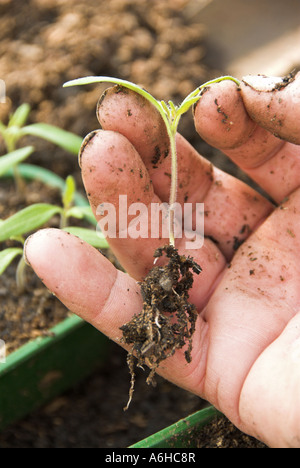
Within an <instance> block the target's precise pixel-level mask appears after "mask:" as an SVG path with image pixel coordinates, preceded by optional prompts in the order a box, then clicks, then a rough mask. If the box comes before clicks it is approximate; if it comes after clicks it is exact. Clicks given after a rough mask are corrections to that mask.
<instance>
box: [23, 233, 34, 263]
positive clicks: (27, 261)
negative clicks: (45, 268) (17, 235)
mask: <svg viewBox="0 0 300 468" xmlns="http://www.w3.org/2000/svg"><path fill="white" fill-rule="evenodd" d="M31 237H32V235H31V236H29V237H27V239H26V240H25V243H24V247H23V258H24V262H25V263H26V265H28V266H30V267H31V263H30V261H29V260H28V258H27V255H26V254H27V252H26V249H27V245H28V243H29V241H30V238H31Z"/></svg>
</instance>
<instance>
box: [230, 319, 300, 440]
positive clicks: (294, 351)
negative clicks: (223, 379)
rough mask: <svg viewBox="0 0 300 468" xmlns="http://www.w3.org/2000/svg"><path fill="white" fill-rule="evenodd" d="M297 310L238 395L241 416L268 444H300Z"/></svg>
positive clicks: (252, 370) (251, 371)
mask: <svg viewBox="0 0 300 468" xmlns="http://www.w3.org/2000/svg"><path fill="white" fill-rule="evenodd" d="M299 363H300V313H298V314H296V315H295V316H294V317H293V318H292V319H291V320H290V322H289V323H288V325H287V326H286V328H285V329H284V330H283V332H282V333H281V334H280V335H279V336H278V338H277V339H276V340H275V341H273V343H271V345H270V346H269V347H268V348H266V349H265V351H264V352H263V353H262V354H261V355H260V356H259V358H258V359H257V361H256V362H255V364H254V365H253V367H252V369H251V370H250V372H249V374H248V376H247V379H246V381H245V383H244V386H243V388H242V391H241V397H240V405H239V409H240V417H241V420H242V421H243V422H244V423H245V422H247V428H246V431H248V432H249V431H250V433H251V434H252V435H255V436H256V437H257V438H258V439H260V440H263V441H264V442H265V443H266V444H267V445H268V446H269V447H276V448H288V447H294V448H296V447H300V406H299V394H300V366H299Z"/></svg>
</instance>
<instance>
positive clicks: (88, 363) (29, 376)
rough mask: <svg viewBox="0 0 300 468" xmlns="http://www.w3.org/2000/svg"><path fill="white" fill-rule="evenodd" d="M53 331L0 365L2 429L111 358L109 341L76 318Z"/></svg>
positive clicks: (24, 347) (13, 354) (23, 347)
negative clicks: (109, 355)
mask: <svg viewBox="0 0 300 468" xmlns="http://www.w3.org/2000/svg"><path fill="white" fill-rule="evenodd" d="M51 332H52V334H51V336H46V337H41V338H37V339H35V340H33V341H30V342H28V343H26V344H25V345H23V346H22V347H20V348H19V349H18V350H16V351H14V352H12V353H11V354H9V355H8V356H7V357H6V360H5V361H6V362H4V363H3V362H0V429H3V428H4V427H6V426H7V425H8V424H10V423H12V422H14V421H16V420H18V419H20V418H22V417H24V416H26V415H27V414H29V413H30V412H32V411H33V410H34V409H36V408H38V407H39V406H41V405H43V404H44V403H46V402H47V401H49V400H51V399H52V398H54V397H55V396H57V395H59V394H60V393H61V392H63V391H65V390H66V389H68V388H70V387H71V386H73V385H74V384H76V383H77V382H79V381H80V380H82V379H84V378H85V377H87V376H88V375H89V374H90V373H91V372H92V371H93V370H95V369H96V368H97V367H99V366H100V365H101V363H103V362H104V361H105V359H106V357H107V355H108V349H109V340H108V339H107V338H106V337H105V336H104V335H102V334H101V333H99V331H98V330H96V329H95V328H93V327H92V326H91V325H89V324H87V323H86V322H84V321H83V320H82V319H80V318H78V317H77V316H75V315H74V316H73V315H72V316H70V317H68V318H67V319H65V320H64V321H62V322H61V323H59V324H58V325H56V326H55V327H53V328H52V329H51ZM52 335H53V336H52Z"/></svg>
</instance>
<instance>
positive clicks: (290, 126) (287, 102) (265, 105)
mask: <svg viewBox="0 0 300 468" xmlns="http://www.w3.org/2000/svg"><path fill="white" fill-rule="evenodd" d="M241 89H242V96H243V101H244V104H245V107H246V109H247V112H248V114H249V115H250V117H251V118H252V120H253V121H254V122H257V123H258V124H259V125H261V126H262V127H264V128H266V129H267V130H269V131H270V132H271V133H273V134H275V135H277V136H279V137H280V138H282V139H284V140H287V141H289V142H291V143H295V144H297V145H300V110H299V103H300V73H298V74H297V75H296V76H295V77H287V78H274V77H266V76H251V75H250V76H247V77H245V78H244V79H243V81H242V83H241Z"/></svg>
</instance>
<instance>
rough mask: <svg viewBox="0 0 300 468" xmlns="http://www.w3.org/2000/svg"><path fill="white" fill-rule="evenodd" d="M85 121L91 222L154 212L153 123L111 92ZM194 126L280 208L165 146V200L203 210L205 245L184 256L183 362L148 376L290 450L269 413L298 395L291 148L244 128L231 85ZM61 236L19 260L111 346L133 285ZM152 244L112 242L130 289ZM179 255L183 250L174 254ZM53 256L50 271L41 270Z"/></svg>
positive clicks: (204, 105) (216, 92) (201, 110)
mask: <svg viewBox="0 0 300 468" xmlns="http://www.w3.org/2000/svg"><path fill="white" fill-rule="evenodd" d="M296 81H297V80H296ZM285 91H288V88H286V90H283V92H285ZM247 93H248V94H247ZM251 93H252V94H253V93H254V96H255V91H253V90H249V89H247V87H243V97H244V100H245V102H246V105H247V99H249V102H250V105H248V111H249V112H251V109H252V108H251V98H252V99H253V96H251ZM286 94H287V93H286ZM281 96H283V97H284V96H285V94H282V95H281ZM129 109H130V112H129ZM98 112H99V115H100V122H101V124H102V128H103V129H104V130H106V131H99V132H97V133H95V134H93V138H91V136H89V138H88V139H87V140H86V141H85V144H84V146H83V151H82V154H81V165H82V174H83V179H84V183H85V187H86V191H87V193H88V194H89V198H90V203H91V206H92V208H93V210H94V211H95V212H96V210H97V206H98V205H99V204H100V203H102V202H103V200H109V201H110V202H112V203H116V205H117V199H118V196H119V194H122V193H126V194H127V196H128V204H130V203H133V202H136V201H137V199H140V200H141V201H143V203H145V204H146V205H148V204H149V203H152V202H160V201H167V199H168V187H169V183H168V182H169V164H170V163H169V161H168V158H163V155H165V154H166V151H167V138H166V135H165V134H164V131H163V130H162V126H161V125H160V124H159V121H158V116H157V115H156V114H155V112H154V111H153V110H152V109H151V108H149V107H148V106H147V105H145V103H143V102H141V99H140V98H137V97H136V96H132V95H130V93H129V95H128V93H124V94H123V93H120V92H119V93H117V94H116V93H115V92H114V91H109V92H108V93H107V94H106V96H105V99H104V100H102V101H101V103H100V105H99V107H98ZM257 114H259V112H258V111H257ZM224 116H226V117H224ZM253 118H255V115H254V114H253ZM195 123H196V127H197V130H198V131H199V133H200V134H201V136H203V137H204V138H205V139H206V140H207V141H208V142H210V143H211V144H213V145H214V146H217V147H220V148H221V149H222V150H223V151H224V152H225V153H227V154H228V155H229V157H231V158H232V159H233V160H234V161H235V162H236V163H237V164H238V165H239V166H240V167H241V168H242V169H244V170H245V171H246V172H247V173H248V174H249V175H250V176H252V177H253V178H254V179H255V180H257V182H258V183H260V185H261V186H262V187H263V188H264V189H265V190H266V191H267V192H268V194H269V195H270V196H271V197H272V198H273V199H274V200H275V201H276V202H277V203H281V205H280V207H279V208H277V209H276V210H274V206H273V205H272V204H271V203H270V202H269V201H267V200H266V199H265V198H263V197H262V196H261V195H259V194H257V193H256V192H254V191H253V190H252V189H250V188H249V187H247V186H245V185H244V184H243V183H242V182H240V181H238V180H236V179H234V178H232V177H231V176H228V175H227V174H224V173H222V172H221V171H219V170H218V169H216V168H214V169H212V167H211V165H210V164H209V163H208V162H207V161H205V160H204V159H203V158H201V157H199V155H198V154H197V153H196V152H195V150H194V149H193V148H191V147H190V146H189V144H188V143H187V142H186V141H185V140H184V139H183V138H182V137H180V136H178V139H177V147H178V159H179V191H178V201H179V202H181V203H183V202H184V201H185V200H187V199H188V201H189V202H195V201H201V202H204V206H205V214H206V218H205V234H206V236H207V238H206V239H205V243H204V246H203V247H202V248H201V249H200V250H199V251H196V252H194V251H191V252H188V253H189V254H190V255H192V256H194V258H195V261H197V263H199V264H200V265H201V267H202V269H203V273H202V274H201V275H200V276H199V277H196V278H195V284H194V287H193V291H192V294H191V302H193V303H194V304H195V305H196V306H197V308H198V310H199V318H198V320H197V330H196V334H195V336H194V341H193V359H192V362H191V364H188V365H187V363H186V361H185V359H184V356H183V353H182V352H177V353H176V354H175V356H173V357H172V358H170V359H168V360H167V361H166V362H165V363H163V364H162V365H161V368H160V373H161V375H163V376H164V377H166V378H167V379H169V380H171V381H173V382H174V383H176V384H177V385H179V386H181V387H183V388H186V389H187V390H189V391H191V392H194V393H196V394H199V395H200V396H202V397H203V398H205V399H207V400H209V401H210V402H211V403H212V404H214V405H215V406H216V407H217V408H219V409H220V410H221V411H222V412H224V413H225V414H226V415H227V416H228V417H229V418H230V419H231V420H232V421H233V422H234V423H235V424H236V425H237V426H239V427H240V428H241V429H242V430H244V431H245V432H248V433H250V434H252V435H254V436H257V437H259V438H261V439H262V440H264V441H265V442H266V443H269V444H270V445H278V446H279V445H284V444H288V443H290V444H291V443H296V442H291V440H292V435H293V433H292V432H291V431H292V430H294V431H295V433H296V434H299V430H298V428H297V427H296V421H297V420H299V418H298V414H297V412H296V411H295V416H294V418H293V421H292V424H291V422H290V425H289V426H288V427H287V428H285V427H282V421H281V417H282V413H281V412H280V411H279V412H277V414H275V411H274V409H275V408H276V404H277V402H278V401H279V399H280V395H281V393H282V392H283V391H286V390H287V387H288V388H289V392H290V394H291V395H292V396H293V394H294V392H296V391H297V388H298V387H297V385H298V386H299V383H297V382H300V376H299V371H298V369H297V363H298V361H297V360H298V359H299V357H300V344H299V339H298V338H299V336H300V335H299V332H298V331H297V330H298V328H297V325H298V326H299V325H300V323H298V322H299V318H298V315H299V314H298V315H297V312H298V311H299V308H300V307H299V306H300V292H299V287H298V284H299V279H300V267H299V261H298V260H299V253H298V252H299V247H300V245H299V244H300V241H299V236H300V217H299V210H300V208H299V207H300V191H299V189H298V190H297V188H298V186H299V182H298V180H297V179H299V176H298V177H297V174H298V175H299V172H300V163H299V154H300V151H299V147H297V146H295V145H294V144H291V143H283V142H282V141H281V140H279V139H278V138H276V137H274V136H273V135H272V134H271V133H269V132H268V131H266V130H263V128H262V127H258V126H257V125H256V124H255V123H254V122H253V121H252V120H250V118H249V116H248V115H247V114H246V112H245V109H244V106H243V102H242V99H241V96H240V94H239V93H238V92H237V91H236V88H235V85H233V84H232V83H222V84H219V85H216V86H213V87H212V88H211V89H210V90H209V91H208V92H207V93H205V94H204V96H203V97H202V100H201V102H200V103H199V104H198V105H197V107H196V110H195ZM291 141H294V140H293V139H292V138H291ZM153 155H156V159H154V156H153ZM273 181H275V183H274V182H273ZM285 197H287V198H286V199H285ZM65 237H66V236H64V234H63V233H57V232H54V231H46V232H41V233H39V234H38V235H36V236H35V237H33V238H32V239H31V240H30V241H29V242H28V243H27V247H26V256H27V259H28V261H29V262H30V263H31V265H32V266H33V267H34V269H35V271H36V272H37V274H39V276H41V277H42V278H43V279H44V281H45V283H46V284H47V286H48V287H49V289H51V290H53V291H54V292H55V293H56V295H57V296H58V297H59V298H60V299H61V300H62V301H63V302H64V303H65V304H66V305H67V306H68V307H70V308H71V309H72V310H73V311H74V312H75V313H77V314H79V315H81V316H82V317H83V318H85V319H86V320H88V321H90V322H91V323H93V324H94V325H95V326H96V327H97V328H99V329H100V330H101V331H103V332H104V333H106V334H107V335H109V336H110V337H111V338H112V339H114V340H115V341H119V339H120V330H119V327H120V326H121V325H123V324H124V323H125V322H126V321H128V320H129V319H130V317H131V316H132V315H133V314H134V313H136V312H138V311H139V310H140V307H141V299H140V295H139V291H138V287H137V285H136V282H135V280H134V279H132V278H130V277H129V276H127V275H124V274H122V273H119V272H117V271H116V270H115V269H113V267H112V266H111V265H110V264H108V263H107V262H106V261H105V259H103V257H102V256H100V254H97V255H96V253H95V252H94V251H93V249H91V248H89V247H88V246H82V244H81V243H80V242H79V241H78V240H77V239H75V238H68V240H67V246H66V245H64V246H63V245H62V239H63V242H66V239H65ZM183 242H184V240H182V245H183ZM161 243H162V240H159V239H112V240H111V246H112V248H113V250H114V251H115V253H116V255H117V256H118V258H119V259H120V261H121V263H122V264H123V266H124V267H125V269H126V270H127V271H128V272H129V273H130V274H131V275H132V277H134V278H135V279H140V278H141V277H143V276H144V275H145V273H146V272H147V271H148V270H149V269H150V268H151V266H152V264H153V258H152V255H153V251H154V249H155V247H157V246H159V245H161ZM238 244H241V246H240V247H239V249H238V250H237V251H236V252H235V250H236V247H237V245H238ZM178 247H179V249H180V250H182V249H181V247H180V244H179V243H178ZM58 251H59V252H60V255H59V258H58V260H57V263H56V265H55V267H54V266H53V265H50V264H49V258H51V257H52V255H53V254H54V253H55V254H56V255H57V252H58ZM47 259H48V260H47ZM70 259H71V262H72V266H73V269H72V268H70ZM66 260H68V261H66ZM66 265H68V266H67V267H66ZM103 268H105V269H106V275H105V277H103ZM72 271H73V272H72ZM62 278H63V285H62V283H61V281H62ZM79 279H80V282H79V281H78V280H79ZM100 280H101V282H102V284H101V288H99V283H100ZM58 285H59V286H58ZM83 293H85V294H83ZM297 340H298V341H297ZM295 343H296V344H295ZM297 343H298V344H299V347H298V348H297ZM297 350H298V351H297ZM291 372H292V375H293V379H294V380H293V382H291V381H290V377H289V376H290V375H291ZM297 377H298V380H297ZM288 404H289V403H286V405H287V408H286V407H284V408H283V410H284V411H286V410H287V409H289V407H288ZM283 410H282V411H283ZM290 411H291V409H290ZM283 414H284V413H283ZM274 418H275V419H274ZM276 418H277V419H276ZM280 424H281V429H280V430H279V432H278V427H279V426H280ZM297 431H298V432H297Z"/></svg>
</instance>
